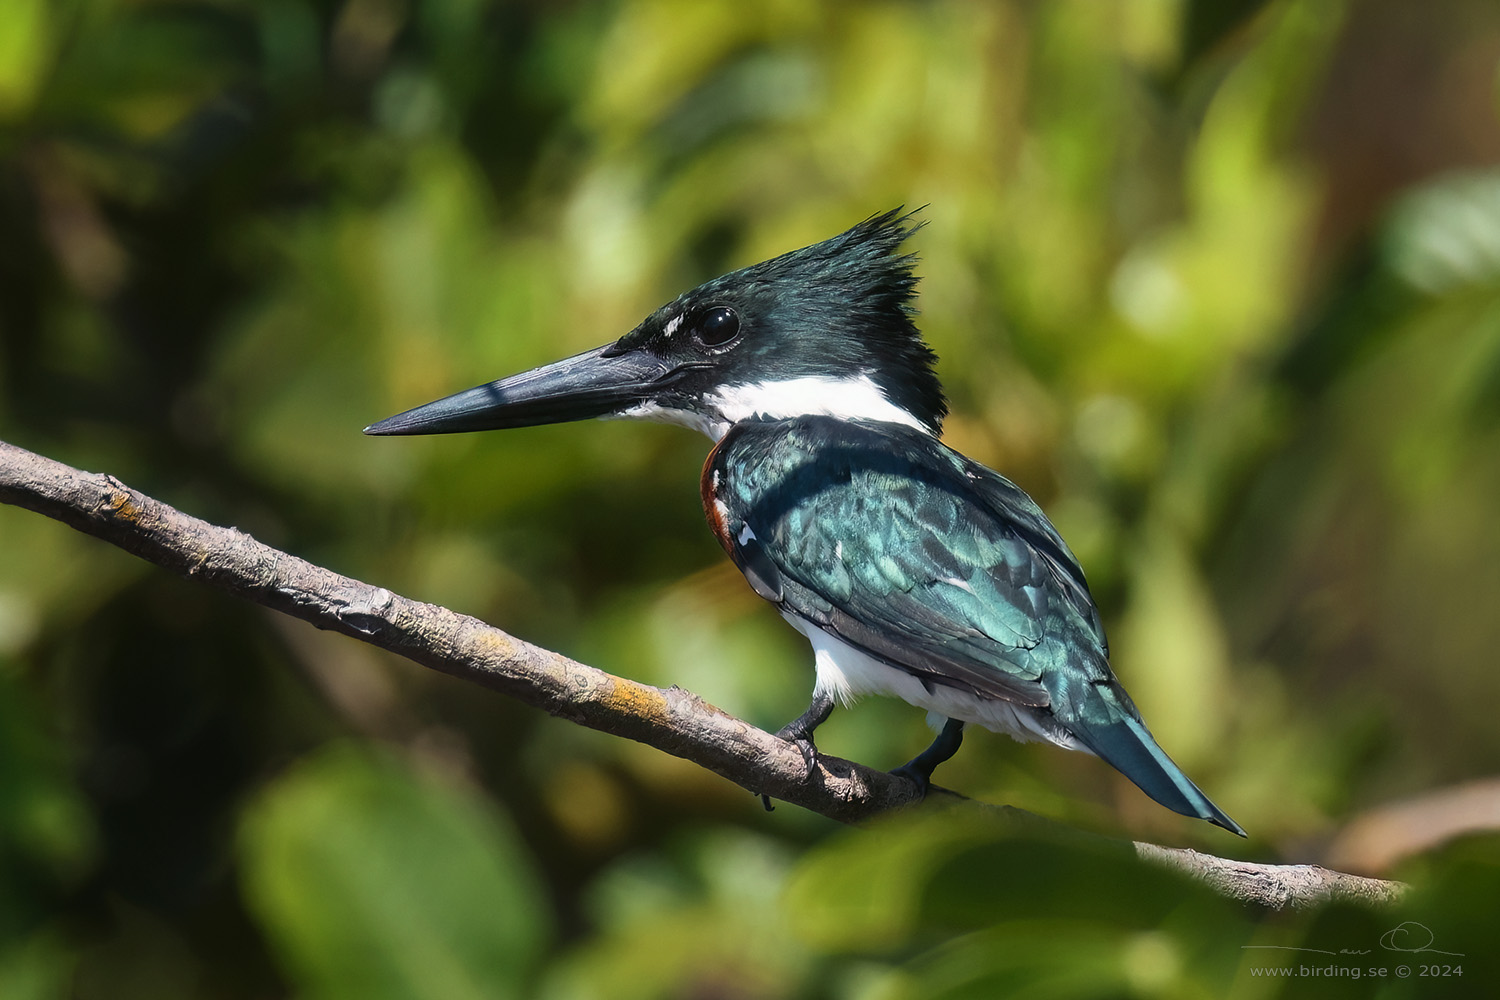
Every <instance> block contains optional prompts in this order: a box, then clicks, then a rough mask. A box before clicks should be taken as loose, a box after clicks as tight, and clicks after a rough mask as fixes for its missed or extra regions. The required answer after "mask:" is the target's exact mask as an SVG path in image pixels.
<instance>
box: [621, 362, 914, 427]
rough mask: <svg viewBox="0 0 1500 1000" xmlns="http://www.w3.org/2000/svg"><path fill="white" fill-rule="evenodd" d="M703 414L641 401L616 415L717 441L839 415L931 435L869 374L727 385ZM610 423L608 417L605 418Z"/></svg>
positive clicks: (848, 418)
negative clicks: (775, 424) (766, 424)
mask: <svg viewBox="0 0 1500 1000" xmlns="http://www.w3.org/2000/svg"><path fill="white" fill-rule="evenodd" d="M704 403H705V404H706V405H705V407H704V409H705V410H706V411H707V412H705V413H689V412H687V411H684V410H672V409H667V408H665V407H661V406H658V405H656V404H655V403H643V404H641V405H640V406H636V407H633V408H631V409H629V410H625V411H624V412H622V413H620V414H618V417H619V419H624V420H655V421H659V422H661V423H667V424H681V425H683V426H685V427H691V428H693V429H694V430H698V431H702V432H703V433H704V434H707V435H708V436H709V437H711V438H713V439H714V440H715V441H717V440H719V439H720V438H721V437H723V436H724V434H725V432H726V431H728V430H729V428H730V426H732V425H733V424H736V423H739V422H740V421H741V420H751V419H754V418H756V417H759V418H762V419H765V420H790V419H792V418H794V417H838V418H840V419H842V420H878V421H882V422H884V423H888V424H905V425H906V426H907V427H915V428H916V429H917V430H919V431H923V432H925V433H928V434H930V433H932V431H931V429H929V428H928V427H927V426H926V425H924V424H923V423H922V421H920V420H918V419H917V418H916V417H914V416H912V415H911V414H910V413H908V412H906V411H905V410H903V409H902V408H901V407H899V406H897V405H896V404H895V403H892V402H891V401H890V400H889V399H887V398H886V395H885V393H883V392H881V391H880V387H879V386H877V385H876V384H875V383H874V382H873V381H872V380H871V379H870V377H869V376H868V375H858V376H855V377H854V378H825V377H823V376H819V375H809V376H806V377H804V378H793V379H781V380H779V381H767V382H751V383H748V384H745V385H731V386H726V387H725V388H723V389H720V390H718V391H717V392H715V393H713V394H711V395H710V396H709V397H708V398H707V399H706V400H704ZM606 419H609V418H606Z"/></svg>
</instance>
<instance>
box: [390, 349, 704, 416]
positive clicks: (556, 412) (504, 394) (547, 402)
mask: <svg viewBox="0 0 1500 1000" xmlns="http://www.w3.org/2000/svg"><path fill="white" fill-rule="evenodd" d="M682 370H683V369H682V368H675V369H674V368H673V367H672V366H671V365H670V364H668V363H667V362H666V361H663V360H662V359H661V358H658V357H657V356H656V355H654V354H652V353H650V352H649V351H644V350H633V351H627V350H621V349H619V347H618V346H617V345H615V344H606V345H605V346H604V347H599V348H595V349H594V350H592V351H585V352H584V353H582V354H577V355H574V356H573V357H571V358H564V359H563V360H561V361H554V362H553V363H552V364H550V365H543V366H542V367H540V368H533V369H532V370H531V371H529V372H522V373H521V374H519V375H512V376H511V377H510V378H503V379H501V380H500V381H498V382H491V383H489V384H488V385H481V386H478V387H477V388H473V389H469V390H468V391H466V392H460V393H456V394H454V395H452V396H448V397H447V398H445V399H440V400H438V401H437V402H435V403H428V404H427V405H426V406H419V407H417V408H416V409H414V410H407V411H406V412H405V413H398V414H396V415H395V416H394V417H387V418H386V419H384V420H382V421H380V422H379V423H378V424H371V425H370V426H369V427H366V428H365V433H366V434H382V435H384V434H452V433H454V432H456V431H489V430H500V429H503V428H508V427H532V426H535V425H536V424H556V423H563V422H565V421H569V420H587V419H589V418H591V417H603V416H608V415H610V414H613V413H619V412H621V411H622V410H628V409H630V408H631V407H632V406H636V405H639V404H641V403H643V402H645V401H646V400H648V399H650V398H652V397H653V396H655V395H656V394H657V393H659V392H660V391H661V389H662V388H663V387H664V386H665V385H668V384H670V383H671V382H672V381H674V379H673V376H674V375H676V374H677V373H678V372H681V371H682Z"/></svg>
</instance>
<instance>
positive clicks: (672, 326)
mask: <svg viewBox="0 0 1500 1000" xmlns="http://www.w3.org/2000/svg"><path fill="white" fill-rule="evenodd" d="M681 325H682V315H681V314H680V313H679V314H678V315H676V316H673V317H672V318H671V319H669V320H667V328H666V329H665V330H664V331H662V335H663V336H666V337H670V336H672V334H674V333H676V332H677V328H678V327H680V326H681Z"/></svg>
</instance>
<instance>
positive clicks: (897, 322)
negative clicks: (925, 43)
mask: <svg viewBox="0 0 1500 1000" xmlns="http://www.w3.org/2000/svg"><path fill="white" fill-rule="evenodd" d="M910 219H911V217H910V216H909V215H902V214H901V212H900V211H899V210H898V211H894V212H887V213H885V214H884V215H879V216H875V217H873V218H870V219H867V220H865V221H864V222H862V223H860V224H859V225H857V226H854V227H853V228H851V229H849V230H848V231H847V232H844V233H841V234H839V235H838V236H835V237H833V238H831V239H827V240H824V241H822V242H821V243H816V244H813V245H812V246H809V247H804V248H803V249H801V250H795V251H792V252H791V253H786V254H782V255H781V256H780V257H776V258H773V259H772V260H768V261H764V262H762V263H760V264H754V265H751V266H750V267H746V268H743V269H741V270H738V271H734V272H732V273H730V274H726V275H723V276H722V277H719V278H715V279H713V280H712V281H709V282H706V283H704V284H702V285H700V286H698V287H697V288H694V289H692V290H691V291H688V292H685V293H683V294H682V295H679V296H678V297H677V298H676V299H673V300H672V301H671V302H669V303H667V304H666V305H664V306H662V307H661V308H660V309H658V310H657V311H656V312H654V313H652V314H651V315H650V316H648V317H646V319H645V320H643V321H642V322H641V323H640V324H639V325H638V326H637V327H636V328H635V329H634V330H632V331H630V332H629V333H627V334H625V336H623V337H621V338H619V340H617V341H615V342H614V343H611V344H608V345H605V346H604V347H601V348H598V349H596V350H593V351H588V352H585V353H584V354H580V355H577V356H575V357H572V358H567V359H564V360H562V361H559V362H555V363H554V364H551V365H547V366H544V367H542V368H539V369H536V370H534V371H530V372H524V373H522V374H520V375H515V376H512V377H510V378H507V379H501V380H499V381H497V382H492V383H490V384H488V385H483V386H479V387H477V388H475V389H471V390H468V391H467V392H463V393H458V394H456V395H454V396H451V397H448V398H447V399H443V400H438V401H437V402H435V403H430V404H428V405H426V406H422V407H418V408H416V409H414V410H410V411H408V412H406V413H403V414H399V415H397V416H395V417H391V418H389V419H387V420H383V421H381V422H380V423H378V424H376V425H374V426H373V427H370V428H367V429H366V430H367V432H368V433H372V434H430V433H447V432H453V431H466V430H481V429H490V428H502V427H523V426H529V425H533V424H538V423H552V422H555V421H559V420H576V419H584V418H588V417H622V418H634V419H650V420H661V421H665V422H669V423H678V424H685V425H687V426H690V427H694V428H697V429H699V430H702V431H703V432H705V433H706V434H708V435H709V437H711V438H713V439H715V440H716V441H718V442H719V443H718V445H717V446H716V448H715V450H714V452H713V454H712V455H711V456H710V458H709V462H708V464H707V465H706V466H705V467H704V471H703V480H702V484H703V498H704V507H705V511H706V512H707V514H708V518H709V522H710V525H711V526H712V528H713V530H714V533H715V535H716V536H717V537H718V539H719V541H720V543H721V544H722V545H723V546H724V548H725V549H726V550H727V551H728V552H729V554H730V556H731V557H732V558H733V559H734V561H735V564H736V565H737V566H738V567H739V568H740V570H741V571H742V572H743V573H744V574H745V577H746V579H748V580H749V582H750V584H751V586H752V587H754V588H755V591H756V592H757V593H758V594H760V595H761V596H762V597H764V598H766V599H767V600H768V601H770V602H772V603H773V604H775V605H776V606H777V607H778V608H779V609H780V610H781V612H782V614H783V615H784V616H785V617H786V618H787V620H788V621H789V622H791V624H792V625H793V626H794V627H795V628H797V629H798V630H799V631H801V632H802V633H803V634H804V635H805V636H806V637H807V638H808V640H809V642H810V643H811V644H812V646H813V649H814V654H815V660H816V664H817V672H818V682H817V685H816V687H815V688H814V699H813V704H812V706H811V707H809V709H808V710H807V712H806V713H804V714H803V715H802V717H801V718H799V719H797V720H796V721H795V722H793V723H792V724H791V725H789V726H787V727H786V728H784V729H783V730H782V735H784V736H785V737H787V738H789V739H794V740H796V741H797V742H798V744H799V745H800V746H801V747H802V749H803V752H804V754H806V755H807V756H808V758H809V760H811V758H812V756H813V755H814V754H815V753H816V750H815V748H814V747H813V745H812V733H813V730H814V729H816V728H817V726H818V725H819V724H821V723H822V722H823V720H824V719H826V718H827V717H828V713H829V712H830V711H831V710H832V706H833V700H834V698H835V697H843V698H845V699H846V700H847V699H848V698H850V697H852V696H853V695H857V694H860V693H872V692H878V693H884V694H892V695H895V696H897V697H900V698H903V699H905V700H907V701H909V702H911V703H912V704H914V705H918V706H921V707H925V708H927V709H928V710H929V711H930V712H934V713H936V714H937V715H938V716H941V717H944V718H946V719H947V720H948V721H947V722H945V723H944V724H943V728H942V733H941V735H940V736H939V737H938V739H937V741H936V742H934V744H933V745H932V747H930V748H929V749H928V750H927V751H926V752H924V753H923V754H921V755H920V756H919V757H917V758H916V759H914V760H913V761H911V762H910V763H908V764H907V765H905V766H904V767H902V768H898V769H897V770H898V773H902V774H905V775H907V776H909V777H911V778H913V779H914V780H916V781H918V782H919V783H922V784H923V785H924V786H925V784H926V782H927V781H928V778H929V776H930V775H931V773H932V769H933V767H935V766H936V765H937V764H939V763H941V762H942V761H943V760H946V759H947V758H948V757H950V756H952V754H953V752H954V751H956V750H957V749H958V746H959V744H960V742H961V740H962V734H963V723H964V722H974V723H978V724H980V725H983V726H985V727H987V728H990V729H994V730H996V731H999V732H1006V733H1010V734H1012V735H1014V736H1016V737H1017V738H1019V739H1044V740H1049V741H1051V742H1054V743H1057V744H1059V745H1061V746H1065V747H1071V748H1074V749H1081V750H1087V751H1090V752H1093V753H1095V754H1097V755H1098V756H1100V757H1102V758H1103V759H1105V760H1106V761H1108V762H1109V763H1111V764H1113V765H1114V766H1115V767H1116V768H1118V769H1119V770H1120V771H1122V772H1123V773H1124V774H1125V775H1126V776H1127V777H1128V778H1130V780H1132V781H1134V782H1135V783H1136V784H1137V785H1139V786H1140V787H1141V788H1142V789H1143V790H1144V791H1145V792H1146V793H1147V794H1148V795H1150V796H1151V797H1152V798H1154V799H1156V801H1158V802H1160V803H1161V804H1162V805H1165V806H1167V807H1168V808H1169V809H1174V810H1176V811H1178V812H1180V813H1184V814H1186V815H1188V816H1198V817H1201V818H1203V819H1205V820H1208V821H1209V822H1211V823H1216V824H1218V825H1219V826H1222V827H1224V828H1225V829H1228V830H1232V831H1234V832H1235V833H1240V834H1243V831H1242V830H1241V829H1240V828H1239V826H1238V824H1236V823H1235V822H1234V821H1233V820H1231V819H1230V818H1229V817H1228V816H1226V815H1225V814H1224V813H1223V812H1222V811H1221V810H1219V808H1218V807H1217V806H1215V805H1214V804H1213V803H1212V802H1210V801H1209V800H1208V799H1207V798H1206V797H1205V796H1204V795H1203V793H1202V792H1201V791H1199V790H1198V789H1197V787H1196V786H1194V785H1193V783H1192V782H1191V781H1189V780H1188V779H1187V777H1186V776H1184V775H1183V773H1182V772H1181V770H1179V769H1178V768H1177V766H1176V765H1175V764H1173V763H1172V761H1171V760H1170V759H1168V757H1167V755H1166V754H1165V753H1163V752H1162V750H1161V748H1160V747H1159V746H1158V745H1157V743H1156V741H1155V740H1154V739H1153V738H1152V737H1151V734H1150V733H1149V732H1148V731H1147V730H1146V727H1145V725H1144V723H1142V722H1141V718H1140V713H1139V712H1137V711H1136V708H1135V705H1134V704H1133V703H1132V702H1131V700H1130V696H1129V695H1127V694H1126V693H1125V690H1124V689H1123V688H1122V687H1120V685H1119V683H1118V681H1116V680H1115V677H1114V674H1113V673H1112V672H1111V670H1110V667H1109V647H1108V644H1107V643H1106V641H1105V638H1104V630H1103V627H1102V626H1101V624H1100V621H1099V614H1098V611H1097V610H1096V609H1095V607H1094V602H1093V599H1092V598H1091V597H1090V595H1089V591H1088V585H1087V583H1086V582H1085V581H1084V576H1083V571H1082V570H1081V569H1080V568H1079V566H1078V561H1077V560H1076V559H1075V558H1074V557H1073V554H1072V553H1071V552H1069V551H1068V547H1067V546H1066V545H1065V544H1064V543H1063V541H1062V539H1061V538H1059V537H1058V534H1057V532H1056V530H1055V529H1054V528H1053V527H1052V524H1051V523H1050V522H1049V521H1048V520H1047V518H1046V515H1044V514H1043V513H1042V511H1041V509H1040V508H1038V507H1037V505H1036V504H1035V503H1033V502H1032V501H1031V498H1030V497H1028V496H1027V495H1026V494H1025V493H1023V492H1022V491H1021V490H1020V489H1018V488H1017V487H1016V486H1014V485H1013V484H1012V483H1010V482H1009V481H1007V480H1006V479H1004V478H1003V477H1001V476H999V475H998V474H996V473H994V472H992V471H991V470H989V469H987V468H985V467H983V466H981V465H979V464H978V463H976V462H973V461H970V460H969V459H967V458H965V457H964V456H962V455H960V454H958V453H957V452H955V451H953V450H951V449H949V448H948V447H946V446H945V445H943V444H942V443H941V442H940V441H939V440H938V437H937V436H938V434H939V433H941V430H942V422H943V417H944V416H945V415H946V413H947V404H946V401H945V400H944V398H943V393H942V387H941V385H940V384H939V383H938V380H937V376H936V374H935V373H934V370H933V366H934V362H935V361H936V358H935V356H934V355H933V353H932V351H931V350H929V349H928V347H927V345H926V344H925V343H924V342H923V341H922V337H921V334H920V333H919V332H918V330H917V327H916V325H915V323H914V322H913V316H914V310H913V308H912V298H913V295H914V290H915V286H916V275H915V273H914V271H913V264H914V262H915V258H914V257H912V256H911V255H908V254H901V253H900V252H899V251H900V247H901V244H902V242H903V241H904V240H905V239H906V238H907V237H908V236H910V235H911V234H912V233H913V232H914V231H915V227H913V226H911V225H910Z"/></svg>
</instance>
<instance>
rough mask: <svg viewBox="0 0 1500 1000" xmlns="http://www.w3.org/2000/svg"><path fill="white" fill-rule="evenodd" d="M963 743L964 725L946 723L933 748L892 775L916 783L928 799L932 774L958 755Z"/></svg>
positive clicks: (953, 722)
mask: <svg viewBox="0 0 1500 1000" xmlns="http://www.w3.org/2000/svg"><path fill="white" fill-rule="evenodd" d="M963 741H964V724H963V723H962V722H961V721H959V720H958V719H949V720H948V721H947V722H946V723H944V725H943V731H942V732H940V733H938V736H937V739H935V740H933V741H932V746H930V747H928V748H927V749H926V750H923V751H922V752H921V753H919V754H917V755H916V756H915V757H913V758H912V759H911V760H909V761H907V762H906V763H905V764H902V765H901V766H900V767H898V768H896V769H894V770H893V771H891V774H893V775H895V776H896V777H898V778H905V779H906V780H907V781H910V782H913V783H915V784H916V786H917V787H918V788H919V789H921V790H922V797H923V798H926V797H927V790H928V789H929V788H931V787H932V772H933V771H934V770H935V769H936V768H937V766H938V765H939V764H941V763H942V762H943V761H945V760H947V759H948V758H949V757H952V756H953V755H954V754H956V753H958V748H959V746H960V745H961V744H962V743H963Z"/></svg>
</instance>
